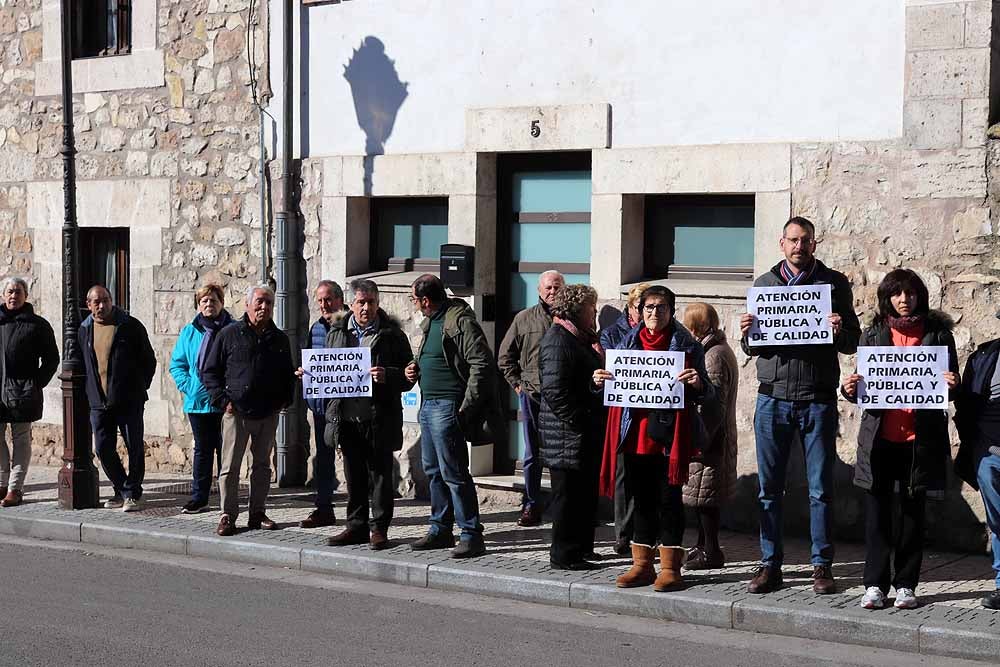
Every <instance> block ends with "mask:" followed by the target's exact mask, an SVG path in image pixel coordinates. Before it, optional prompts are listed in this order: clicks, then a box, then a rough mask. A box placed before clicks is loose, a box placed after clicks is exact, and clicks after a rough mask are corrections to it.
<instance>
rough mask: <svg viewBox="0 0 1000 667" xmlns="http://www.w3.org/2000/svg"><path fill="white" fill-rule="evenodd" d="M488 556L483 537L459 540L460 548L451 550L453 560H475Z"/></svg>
mask: <svg viewBox="0 0 1000 667" xmlns="http://www.w3.org/2000/svg"><path fill="white" fill-rule="evenodd" d="M485 554H486V544H485V543H484V542H483V538H481V537H473V538H471V539H468V540H459V542H458V546H457V547H455V548H454V549H452V550H451V557H452V558H475V557H476V556H483V555H485Z"/></svg>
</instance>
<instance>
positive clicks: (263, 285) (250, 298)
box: [246, 283, 274, 305]
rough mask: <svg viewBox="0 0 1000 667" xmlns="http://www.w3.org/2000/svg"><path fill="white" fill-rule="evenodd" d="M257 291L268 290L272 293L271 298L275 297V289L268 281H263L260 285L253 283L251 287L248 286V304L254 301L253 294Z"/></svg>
mask: <svg viewBox="0 0 1000 667" xmlns="http://www.w3.org/2000/svg"><path fill="white" fill-rule="evenodd" d="M257 292H267V293H268V294H270V295H271V298H272V299H274V290H273V289H271V286H270V285H268V284H266V283H261V284H260V285H251V286H250V287H248V288H247V300H246V303H247V305H249V304H250V302H251V301H253V295H254V294H255V293H257Z"/></svg>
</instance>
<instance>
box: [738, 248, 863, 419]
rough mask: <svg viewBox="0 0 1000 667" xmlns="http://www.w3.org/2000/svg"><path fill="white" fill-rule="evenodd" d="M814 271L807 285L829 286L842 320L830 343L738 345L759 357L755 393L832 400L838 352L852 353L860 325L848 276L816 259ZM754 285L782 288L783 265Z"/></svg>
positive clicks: (833, 304) (837, 369)
mask: <svg viewBox="0 0 1000 667" xmlns="http://www.w3.org/2000/svg"><path fill="white" fill-rule="evenodd" d="M816 264H817V267H816V273H815V275H814V276H813V278H812V282H810V283H808V284H809V285H830V286H831V287H832V289H831V294H832V296H831V301H832V304H831V305H832V306H833V312H834V313H837V314H839V315H840V317H841V324H840V331H838V332H837V335H836V336H835V337H834V339H833V344H832V345H765V346H751V345H750V344H749V343H748V342H747V339H746V338H743V339H742V340H741V341H740V345H741V347H742V348H743V351H744V352H745V353H746V354H747V355H749V356H752V357H757V381H758V382H760V387H759V389H758V392H759V393H761V394H764V395H766V396H772V397H774V398H777V399H781V400H783V401H816V402H831V403H832V402H835V401H836V400H837V385H838V383H839V381H840V362H839V361H838V360H837V353H838V352H839V353H840V354H854V352H855V351H856V350H857V349H858V337H859V336H860V335H861V324H860V323H859V322H858V315H857V313H855V312H854V297H853V295H852V294H851V284H850V282H848V280H847V276H845V275H844V274H843V273H841V272H839V271H834V270H833V269H830V268H828V267H827V266H826V265H825V264H823V262H821V261H819V260H818V259H817V260H816ZM753 286H754V287H784V286H785V281H784V279H783V278H782V277H781V263H780V262H779V263H778V264H775V265H774V266H773V267H772V268H771V270H770V271H768V272H767V273H765V274H763V275H762V276H760V277H759V278H757V280H755V281H754V284H753Z"/></svg>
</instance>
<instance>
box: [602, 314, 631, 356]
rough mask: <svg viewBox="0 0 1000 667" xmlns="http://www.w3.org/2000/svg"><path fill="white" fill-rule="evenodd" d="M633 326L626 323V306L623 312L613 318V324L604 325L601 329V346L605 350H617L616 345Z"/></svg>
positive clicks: (619, 343)
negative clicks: (615, 318)
mask: <svg viewBox="0 0 1000 667" xmlns="http://www.w3.org/2000/svg"><path fill="white" fill-rule="evenodd" d="M634 328H635V327H633V326H632V325H631V324H629V323H628V307H627V306H626V307H625V312H623V313H622V314H621V316H620V317H619V318H618V319H617V320H615V322H614V324H612V325H611V326H608V327H604V330H603V331H601V347H603V348H604V349H605V350H617V349H618V346H619V345H621V344H622V341H623V340H625V336H627V335H628V334H629V332H630V331H632V329H634Z"/></svg>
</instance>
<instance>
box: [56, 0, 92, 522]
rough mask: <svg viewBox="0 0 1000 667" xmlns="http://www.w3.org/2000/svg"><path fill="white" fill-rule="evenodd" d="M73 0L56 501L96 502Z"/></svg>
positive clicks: (66, 99)
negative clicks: (80, 333)
mask: <svg viewBox="0 0 1000 667" xmlns="http://www.w3.org/2000/svg"><path fill="white" fill-rule="evenodd" d="M70 2H71V0H60V8H59V9H60V19H61V23H62V104H63V143H62V156H63V197H64V202H63V207H64V213H65V217H64V219H63V229H62V242H63V243H62V250H63V260H62V282H63V285H62V287H63V304H62V322H63V327H62V328H63V359H62V372H61V373H60V374H59V381H60V383H61V385H62V398H63V456H62V459H63V465H62V468H61V469H60V470H59V507H62V508H63V509H86V508H88V507H97V502H98V493H97V468H95V467H94V461H93V457H92V455H91V453H90V447H91V445H90V443H91V431H90V416H89V405H88V403H87V394H86V391H85V389H84V382H85V379H86V376H85V373H84V368H83V356H82V354H81V351H80V347H79V345H77V337H76V335H77V330H78V329H79V328H80V310H79V308H80V302H79V284H80V273H79V262H78V259H79V250H78V247H77V225H76V146H75V141H74V137H73V68H72V64H73V51H72V39H71V34H72V33H71V31H72V25H71V23H70V20H71V13H70Z"/></svg>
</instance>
